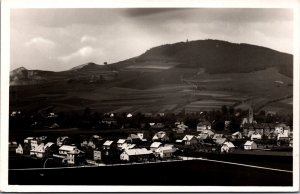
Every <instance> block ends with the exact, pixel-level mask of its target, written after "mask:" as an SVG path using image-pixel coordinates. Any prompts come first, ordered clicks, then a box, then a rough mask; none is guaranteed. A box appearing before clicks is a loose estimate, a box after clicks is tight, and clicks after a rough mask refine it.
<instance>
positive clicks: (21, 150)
mask: <svg viewBox="0 0 300 194" xmlns="http://www.w3.org/2000/svg"><path fill="white" fill-rule="evenodd" d="M16 154H21V155H28V154H30V146H29V145H28V144H24V145H23V146H22V144H19V145H18V147H17V148H16Z"/></svg>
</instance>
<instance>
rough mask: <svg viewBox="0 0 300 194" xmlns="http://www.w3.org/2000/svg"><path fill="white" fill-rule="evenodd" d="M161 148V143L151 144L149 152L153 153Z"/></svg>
mask: <svg viewBox="0 0 300 194" xmlns="http://www.w3.org/2000/svg"><path fill="white" fill-rule="evenodd" d="M161 146H162V143H161V142H153V143H152V144H151V145H150V150H152V151H155V150H156V149H158V148H159V147H161Z"/></svg>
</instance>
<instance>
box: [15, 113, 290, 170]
mask: <svg viewBox="0 0 300 194" xmlns="http://www.w3.org/2000/svg"><path fill="white" fill-rule="evenodd" d="M49 116H50V117H55V114H54V113H51V114H50V115H49ZM127 116H128V117H132V115H127ZM107 121H108V119H105V120H104V121H102V122H107ZM109 121H110V122H112V121H113V119H112V116H111V118H110V120H109ZM149 126H150V130H151V132H152V133H153V134H151V133H149V129H148V130H145V129H136V133H128V134H127V133H124V132H123V133H120V134H118V135H111V136H106V137H105V138H104V137H102V136H101V133H98V134H97V133H95V134H86V135H76V136H74V135H73V136H67V135H65V136H38V137H35V136H31V137H26V138H24V139H23V140H22V141H19V142H17V141H10V142H9V150H10V154H11V155H17V156H20V158H19V160H22V158H30V159H42V160H43V166H36V167H37V168H41V167H43V168H46V167H48V166H51V165H50V164H52V165H53V163H55V165H54V166H55V167H65V166H82V165H96V166H97V165H105V164H118V163H146V162H159V161H172V160H180V159H182V157H183V156H199V155H200V156H201V153H210V154H228V155H229V154H235V153H237V154H241V153H243V154H266V153H268V152H269V153H270V152H271V151H272V153H276V151H280V150H290V151H291V150H292V147H293V131H292V129H291V127H290V126H288V125H286V124H285V123H258V122H256V121H255V120H254V115H253V110H252V109H251V108H250V109H249V112H248V115H247V117H245V118H243V119H242V122H241V123H240V130H239V131H235V132H232V131H230V130H223V131H216V130H214V129H213V128H212V123H211V122H209V121H208V120H204V119H199V122H198V124H197V127H196V129H194V130H192V129H189V127H188V126H187V125H185V124H184V123H183V122H178V121H176V122H175V123H174V126H175V127H174V128H171V129H170V128H165V124H164V123H161V122H158V123H149ZM225 126H226V123H225ZM120 130H122V131H126V129H120Z"/></svg>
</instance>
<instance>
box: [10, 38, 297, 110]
mask: <svg viewBox="0 0 300 194" xmlns="http://www.w3.org/2000/svg"><path fill="white" fill-rule="evenodd" d="M292 57H293V56H292V55H290V54H286V53H281V52H278V51H274V50H271V49H268V48H264V47H260V46H255V45H249V44H233V43H229V42H225V41H219V40H199V41H192V42H180V43H175V44H170V45H162V46H158V47H155V48H152V49H150V50H148V51H146V52H145V53H144V54H142V55H140V56H137V57H134V58H131V59H128V60H124V61H121V62H118V63H114V64H109V65H98V64H95V63H92V62H90V63H86V64H83V65H80V66H77V67H74V68H72V69H70V70H67V71H62V72H50V71H39V70H27V69H25V68H19V69H16V70H14V71H12V72H11V75H10V85H11V87H10V109H11V110H15V109H22V110H30V111H40V110H44V109H45V108H47V107H49V106H50V107H54V109H55V111H77V110H82V109H84V108H85V107H90V108H91V109H93V110H95V111H99V112H152V113H157V112H168V111H170V112H179V111H181V110H183V109H185V110H186V111H188V112H197V111H200V110H201V111H203V110H212V109H218V108H220V107H221V106H222V105H228V106H234V107H239V108H241V107H244V108H247V107H248V106H247V103H249V102H250V101H251V102H253V103H254V104H255V105H257V107H260V109H263V108H264V106H265V105H267V106H268V109H266V111H274V110H276V111H277V112H292V106H293V105H292V103H291V102H292V100H291V99H289V97H291V96H292V94H293V87H292V85H293V84H292V83H293V79H292V72H293V58H292ZM257 111H258V110H257Z"/></svg>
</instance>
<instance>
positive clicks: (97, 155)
mask: <svg viewBox="0 0 300 194" xmlns="http://www.w3.org/2000/svg"><path fill="white" fill-rule="evenodd" d="M93 156H94V161H100V160H101V150H98V149H96V150H94V152H93Z"/></svg>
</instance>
